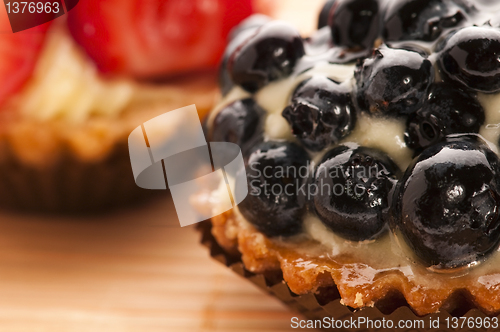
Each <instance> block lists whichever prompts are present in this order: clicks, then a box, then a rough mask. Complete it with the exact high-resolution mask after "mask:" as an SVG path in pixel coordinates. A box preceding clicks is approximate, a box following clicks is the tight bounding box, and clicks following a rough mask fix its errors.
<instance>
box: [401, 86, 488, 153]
mask: <svg viewBox="0 0 500 332" xmlns="http://www.w3.org/2000/svg"><path fill="white" fill-rule="evenodd" d="M484 120H485V119H484V110H483V108H482V106H481V105H480V104H479V102H478V101H477V100H476V98H475V97H474V96H473V95H471V94H470V93H468V92H466V91H464V90H463V89H461V88H460V87H456V86H454V85H450V84H447V83H435V84H433V85H432V86H431V88H430V89H429V95H428V97H427V100H426V102H425V103H424V105H423V106H422V108H421V109H419V110H418V111H416V112H415V113H413V114H411V115H410V116H409V118H408V121H407V123H406V132H405V142H406V144H407V145H408V147H410V148H412V149H416V150H417V151H420V150H421V149H422V148H425V147H428V146H430V145H433V144H435V143H437V142H439V141H440V140H441V139H443V137H445V136H446V135H450V134H458V133H478V132H479V129H480V128H481V126H482V124H483V123H484Z"/></svg>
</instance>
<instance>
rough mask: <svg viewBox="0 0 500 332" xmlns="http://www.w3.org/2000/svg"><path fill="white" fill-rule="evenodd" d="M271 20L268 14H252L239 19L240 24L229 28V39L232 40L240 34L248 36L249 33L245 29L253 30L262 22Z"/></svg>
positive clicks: (261, 24)
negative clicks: (241, 19)
mask: <svg viewBox="0 0 500 332" xmlns="http://www.w3.org/2000/svg"><path fill="white" fill-rule="evenodd" d="M271 20H272V19H271V18H270V17H269V16H266V15H263V14H253V15H252V16H249V17H247V18H246V19H244V20H243V21H241V23H240V24H238V25H237V26H235V27H234V28H233V29H232V30H231V32H230V33H229V41H233V40H234V39H235V38H238V37H239V36H241V35H242V34H243V35H245V36H246V37H249V35H248V34H247V33H246V32H245V31H248V30H250V31H253V32H255V30H257V29H258V28H260V27H261V26H263V25H264V24H266V23H269V22H271Z"/></svg>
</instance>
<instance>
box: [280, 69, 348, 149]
mask: <svg viewBox="0 0 500 332" xmlns="http://www.w3.org/2000/svg"><path fill="white" fill-rule="evenodd" d="M282 114H283V117H284V118H285V119H286V120H287V121H288V123H290V125H291V127H292V133H293V135H294V136H295V137H297V138H298V139H299V140H300V141H301V142H302V144H303V145H304V146H305V147H306V148H307V149H309V150H311V151H320V150H322V149H324V148H325V147H327V146H328V145H330V144H332V143H337V142H338V141H339V140H340V139H342V138H343V137H345V136H347V135H348V134H349V133H350V132H351V131H352V129H353V127H354V123H355V111H354V106H353V104H352V101H351V95H350V93H349V92H348V91H347V90H346V88H345V87H343V86H342V85H339V84H338V83H336V82H334V81H332V80H331V79H329V78H328V77H325V76H313V77H312V78H309V79H307V80H305V81H304V82H302V83H300V84H299V86H298V87H297V88H296V89H295V91H294V93H293V95H292V100H291V105H290V106H288V107H286V108H285V109H284V110H283V113H282Z"/></svg>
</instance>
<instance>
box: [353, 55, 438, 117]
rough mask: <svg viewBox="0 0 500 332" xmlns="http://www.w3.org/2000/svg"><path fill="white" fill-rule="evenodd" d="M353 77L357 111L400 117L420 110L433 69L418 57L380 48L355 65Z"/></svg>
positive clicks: (431, 78)
mask: <svg viewBox="0 0 500 332" xmlns="http://www.w3.org/2000/svg"><path fill="white" fill-rule="evenodd" d="M354 77H355V78H356V86H355V88H356V101H357V103H358V107H359V109H360V110H361V111H363V112H369V113H370V114H372V115H378V116H380V115H387V116H401V115H408V114H411V113H413V112H415V111H416V110H418V109H419V108H420V107H421V106H422V104H423V100H424V98H425V96H426V93H427V89H428V87H429V85H430V84H431V83H432V82H433V80H434V69H433V67H432V64H431V62H430V61H429V60H428V59H427V58H426V57H424V56H422V55H421V54H420V53H417V52H413V51H409V50H403V49H393V48H389V47H381V48H379V49H376V50H375V51H374V52H373V54H372V56H371V57H369V58H367V59H365V60H364V61H363V62H360V63H359V64H358V65H357V67H356V71H355V73H354Z"/></svg>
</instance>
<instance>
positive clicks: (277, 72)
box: [228, 21, 305, 92]
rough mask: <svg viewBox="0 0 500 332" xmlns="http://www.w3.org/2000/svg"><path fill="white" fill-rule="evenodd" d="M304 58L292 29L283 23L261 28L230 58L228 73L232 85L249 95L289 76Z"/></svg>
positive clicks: (298, 36) (295, 31)
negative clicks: (238, 86)
mask: <svg viewBox="0 0 500 332" xmlns="http://www.w3.org/2000/svg"><path fill="white" fill-rule="evenodd" d="M304 54H305V51H304V45H303V43H302V39H301V37H300V35H299V33H298V32H297V30H296V29H295V28H293V27H292V26H290V25H288V24H286V23H284V22H279V21H276V22H269V23H267V24H264V25H263V26H261V27H260V28H259V29H257V31H255V33H254V34H253V35H252V36H251V37H249V38H247V39H246V41H245V42H244V43H243V44H242V45H240V46H239V47H237V48H236V49H235V51H234V52H233V53H232V54H231V57H230V58H229V62H228V70H229V74H230V77H231V79H232V81H233V82H234V83H236V84H238V85H240V86H242V87H243V88H244V89H245V90H247V91H249V92H255V91H257V90H258V89H260V88H262V87H263V86H264V85H266V84H268V83H269V82H272V81H275V80H278V79H281V78H284V77H287V76H289V75H290V74H291V73H292V71H293V68H294V67H295V64H296V62H297V60H298V59H300V58H301V57H302V56H303V55H304Z"/></svg>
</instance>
